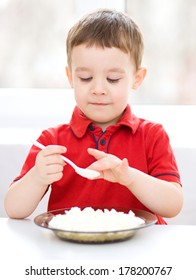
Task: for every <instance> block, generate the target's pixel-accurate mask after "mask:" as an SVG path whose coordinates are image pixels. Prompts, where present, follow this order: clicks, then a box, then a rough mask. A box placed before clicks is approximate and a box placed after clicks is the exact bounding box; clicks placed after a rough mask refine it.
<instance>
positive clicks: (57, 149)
mask: <svg viewBox="0 0 196 280" xmlns="http://www.w3.org/2000/svg"><path fill="white" fill-rule="evenodd" d="M66 151H67V149H66V147H64V146H60V145H49V146H47V147H46V148H45V149H43V155H44V156H48V155H52V154H63V153H66Z"/></svg>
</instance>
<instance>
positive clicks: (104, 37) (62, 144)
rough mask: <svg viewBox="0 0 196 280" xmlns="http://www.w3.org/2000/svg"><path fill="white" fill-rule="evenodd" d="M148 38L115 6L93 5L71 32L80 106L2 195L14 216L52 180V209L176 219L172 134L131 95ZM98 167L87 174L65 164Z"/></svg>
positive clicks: (73, 80) (31, 206) (71, 66)
mask: <svg viewBox="0 0 196 280" xmlns="http://www.w3.org/2000/svg"><path fill="white" fill-rule="evenodd" d="M142 53H143V40H142V35H141V32H140V30H139V28H138V26H137V25H136V24H135V23H134V22H133V21H132V20H131V19H130V18H129V17H128V16H126V15H124V14H121V13H119V12H116V11H112V10H98V11H95V12H93V13H91V14H89V15H87V16H85V17H84V18H83V19H81V20H80V21H79V22H78V23H76V24H75V25H74V26H73V27H72V28H71V30H70V31H69V33H68V37H67V58H68V67H67V68H66V72H67V76H68V79H69V82H70V85H71V86H72V87H73V89H74V95H75V100H76V103H77V106H76V107H75V109H74V112H73V115H72V118H71V120H70V123H69V124H64V125H59V126H57V127H54V128H49V129H47V130H45V131H43V133H42V134H41V135H40V137H39V138H38V141H39V142H40V143H42V144H44V145H45V146H47V147H46V148H45V149H43V150H41V151H40V149H38V148H36V147H35V146H32V148H31V150H30V152H29V155H28V156H27V159H26V161H25V163H24V166H23V168H22V170H21V173H20V175H19V176H18V177H17V178H16V179H15V180H14V182H13V183H12V185H11V187H10V188H9V190H8V192H7V195H6V197H5V209H6V212H7V214H8V216H9V217H11V218H25V217H27V216H29V215H30V214H31V213H32V212H33V211H34V210H35V208H36V207H37V205H38V204H39V202H40V200H41V198H42V197H43V196H44V194H45V193H46V192H47V190H48V188H49V186H51V194H50V198H49V202H48V210H54V209H60V208H67V207H73V206H78V207H85V206H91V207H93V206H94V207H113V208H115V207H129V208H137V209H143V210H147V211H150V212H152V213H154V214H156V215H157V219H158V222H157V223H159V224H164V223H165V222H164V220H163V219H162V217H161V216H163V217H173V216H175V215H177V214H178V212H179V211H180V210H181V207H182V201H183V196H182V190H181V185H180V177H179V172H178V168H177V165H176V161H175V158H174V155H173V152H172V149H171V146H170V144H169V139H168V136H167V134H166V132H165V131H164V129H163V127H162V126H161V125H160V124H156V123H152V122H150V121H147V120H144V119H140V118H138V117H136V116H135V115H134V114H133V113H132V111H131V108H130V106H129V105H128V98H129V95H130V92H131V91H132V90H136V89H137V88H138V87H139V86H140V84H141V83H142V81H143V79H144V77H145V75H146V69H145V68H142V67H141V61H142ZM61 154H65V155H66V156H67V157H68V158H70V159H71V160H72V161H73V162H75V163H76V164H77V165H78V166H80V167H88V168H90V169H94V170H97V171H99V172H100V176H99V178H97V179H94V180H88V179H85V178H83V177H81V176H80V175H78V174H77V173H75V171H74V170H73V168H72V167H70V166H69V165H68V164H67V165H65V163H64V162H63V160H62V158H61V156H60V155H61Z"/></svg>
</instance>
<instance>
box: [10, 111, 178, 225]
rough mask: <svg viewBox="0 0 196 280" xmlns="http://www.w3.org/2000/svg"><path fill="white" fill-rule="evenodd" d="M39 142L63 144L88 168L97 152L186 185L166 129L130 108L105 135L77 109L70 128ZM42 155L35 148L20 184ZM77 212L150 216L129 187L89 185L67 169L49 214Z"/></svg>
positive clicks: (59, 128)
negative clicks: (130, 211)
mask: <svg viewBox="0 0 196 280" xmlns="http://www.w3.org/2000/svg"><path fill="white" fill-rule="evenodd" d="M38 141H39V142H40V143H42V144H44V145H46V146H47V145H51V144H58V145H63V146H65V147H67V153H66V156H67V157H68V158H70V159H71V160H73V161H74V162H75V163H76V164H77V165H78V166H80V167H87V166H89V165H90V164H91V163H92V162H94V161H95V159H94V157H92V156H90V155H89V154H88V152H87V148H89V147H91V148H96V149H99V150H101V151H104V152H107V153H110V154H114V155H116V156H117V157H119V158H121V159H123V158H125V157H126V158H127V159H128V161H129V165H130V166H131V167H133V168H136V169H139V170H141V171H142V172H144V173H147V174H149V175H151V176H154V177H157V178H159V179H162V180H166V181H171V182H177V183H179V184H180V176H179V172H178V168H177V164H176V160H175V158H174V154H173V152H172V149H171V146H170V143H169V138H168V136H167V134H166V132H165V130H164V129H163V127H162V126H161V125H160V124H157V123H152V122H150V121H147V120H144V119H140V118H138V117H136V116H135V115H133V114H132V112H131V109H130V107H129V106H127V108H126V110H125V112H124V114H123V116H122V117H121V119H120V120H119V122H118V123H117V124H116V125H112V126H110V127H108V128H107V130H106V131H104V132H103V131H102V130H101V128H100V127H97V126H95V125H94V124H93V122H92V121H90V120H89V119H87V118H86V117H85V116H84V115H83V113H82V112H81V111H80V110H79V108H78V107H76V108H75V109H74V112H73V115H72V118H71V121H70V123H69V124H64V125H59V126H57V127H54V128H49V129H47V130H45V131H43V132H42V134H41V135H40V137H39V138H38ZM38 152H39V149H38V148H36V147H35V146H33V147H32V148H31V150H30V152H29V155H28V156H27V159H26V161H25V163H24V166H23V168H22V170H21V173H20V175H19V177H17V178H16V180H18V179H20V178H21V177H22V176H24V174H25V173H26V172H28V171H29V169H31V168H32V167H33V165H34V163H35V158H36V155H37V153H38ZM73 206H78V207H86V206H92V207H93V206H94V207H99V206H105V207H106V206H108V207H130V208H137V209H143V210H148V211H149V209H147V208H146V207H145V206H144V205H143V204H142V203H141V202H140V201H139V200H138V199H137V198H136V197H135V196H134V195H133V194H132V193H131V191H129V190H128V189H127V188H126V187H125V186H122V185H120V184H118V183H110V182H108V181H105V180H103V179H97V180H93V181H91V180H88V179H85V178H83V177H81V176H79V175H78V174H77V173H75V171H74V170H73V169H72V168H71V167H70V166H69V165H66V166H65V167H64V176H63V178H62V179H61V180H59V181H58V182H55V183H53V184H52V188H51V194H50V199H49V203H48V210H54V209H60V208H65V207H73ZM155 214H156V213H155ZM158 223H164V221H163V219H162V218H161V217H158Z"/></svg>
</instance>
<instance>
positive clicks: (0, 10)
mask: <svg viewBox="0 0 196 280" xmlns="http://www.w3.org/2000/svg"><path fill="white" fill-rule="evenodd" d="M104 7H107V8H114V9H117V10H119V11H122V12H126V13H128V14H129V15H130V16H131V17H132V18H133V19H134V20H135V21H136V23H137V24H138V25H139V27H140V29H141V30H142V33H143V36H144V43H145V52H144V59H143V65H144V66H145V67H147V69H148V74H147V77H146V79H145V81H144V83H143V85H142V86H141V88H140V89H139V90H138V91H137V93H134V96H133V103H135V104H180V105H182V104H183V105H189V104H192V105H193V104H196V34H195V33H196V32H195V31H196V30H195V29H196V17H195V15H196V1H195V0H186V1H183V0H172V1H171V0H164V1H162V0H148V1H144V0H96V1H92V0H81V1H79V0H72V1H70V0H57V1H56V0H28V1H27V0H0V88H45V89H52V88H59V89H63V88H68V87H69V85H68V81H67V79H66V76H65V65H66V49H65V40H66V35H67V32H68V30H69V28H70V27H71V26H72V24H73V23H74V22H75V21H76V20H78V19H79V18H80V17H81V16H82V15H83V14H85V13H87V12H89V11H91V10H93V9H96V8H104Z"/></svg>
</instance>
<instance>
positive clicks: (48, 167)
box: [34, 145, 67, 186]
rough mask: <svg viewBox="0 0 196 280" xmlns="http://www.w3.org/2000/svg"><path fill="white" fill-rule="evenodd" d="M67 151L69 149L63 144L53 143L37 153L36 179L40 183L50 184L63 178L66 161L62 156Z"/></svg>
mask: <svg viewBox="0 0 196 280" xmlns="http://www.w3.org/2000/svg"><path fill="white" fill-rule="evenodd" d="M66 151H67V149H66V148H65V147H63V146H59V145H51V146H47V147H46V148H45V149H43V150H41V151H40V152H39V153H38V154H37V157H36V162H35V166H34V172H35V173H34V176H35V178H34V179H36V180H37V182H38V184H40V185H43V186H48V185H50V184H52V183H53V182H56V181H58V180H60V179H61V178H62V176H63V167H64V166H65V162H64V161H63V159H62V158H61V154H63V153H65V152H66Z"/></svg>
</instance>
